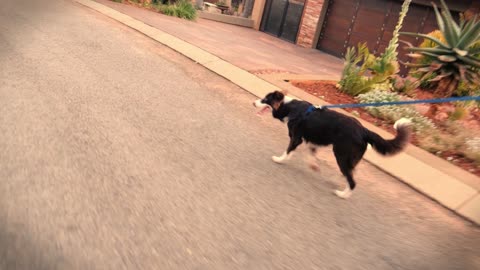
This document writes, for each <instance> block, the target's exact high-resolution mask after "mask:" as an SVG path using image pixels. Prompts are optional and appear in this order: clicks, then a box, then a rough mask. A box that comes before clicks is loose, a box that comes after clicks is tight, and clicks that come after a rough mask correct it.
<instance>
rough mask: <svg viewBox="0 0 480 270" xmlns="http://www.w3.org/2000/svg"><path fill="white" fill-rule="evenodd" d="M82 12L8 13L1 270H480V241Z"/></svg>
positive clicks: (245, 98)
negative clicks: (343, 192)
mask: <svg viewBox="0 0 480 270" xmlns="http://www.w3.org/2000/svg"><path fill="white" fill-rule="evenodd" d="M252 100H253V96H251V95H250V94H248V93H246V92H244V91H242V90H241V89H239V88H238V87H236V86H234V85H232V84H231V83H229V82H227V81H225V80H224V79H222V78H219V77H218V76H216V75H214V74H212V73H211V72H209V71H207V70H205V69H203V68H202V67H199V66H197V65H195V64H194V63H192V62H190V61H189V60H187V59H185V58H183V57H181V56H179V55H177V54H176V53H174V52H172V51H171V50H169V49H166V48H164V47H162V46H160V45H158V44H156V43H155V42H153V41H151V40H149V39H147V38H146V37H144V36H142V35H140V34H139V33H137V32H135V31H132V30H130V29H127V28H126V27H123V26H122V25H120V24H118V23H116V22H114V21H111V20H109V19H106V18H104V17H102V16H101V15H100V14H97V13H95V12H93V11H91V10H89V9H87V8H83V7H81V6H79V5H77V4H74V3H72V2H70V1H68V0H52V1H46V0H45V1H40V0H38V1H26V0H20V1H14V0H4V1H2V3H1V5H0V269H9V270H10V269H36V270H41V269H162V270H163V269H228V270H231V269H302V270H303V269H467V270H468V269H472V270H473V269H479V268H480V253H479V252H478V250H480V229H479V228H478V227H475V226H473V225H471V224H470V223H468V222H466V221H464V220H463V219H461V218H459V217H457V216H455V215H454V214H452V213H451V212H449V211H447V210H445V209H444V208H442V207H440V206H438V205H436V204H435V203H433V202H431V201H430V200H428V199H426V198H425V197H423V196H421V195H419V194H417V193H416V192H414V191H413V190H411V189H410V188H409V187H407V186H405V185H403V184H401V183H400V182H398V181H397V180H396V179H393V178H391V177H390V176H388V175H386V174H384V173H382V172H381V171H379V170H378V169H376V168H374V167H373V166H371V165H369V164H367V163H365V162H363V163H362V164H361V165H360V166H359V167H358V170H357V179H358V182H359V187H358V190H357V191H356V193H355V194H354V195H353V197H352V198H351V199H350V200H348V201H345V200H340V199H338V198H337V197H336V196H334V195H333V193H332V190H333V189H334V188H337V187H338V186H339V185H341V186H342V187H343V185H344V182H343V179H342V177H341V176H340V174H339V172H338V170H337V168H336V165H335V161H334V160H333V158H332V154H331V152H330V150H329V149H325V150H323V151H322V152H321V153H320V155H321V156H322V158H323V159H324V160H323V161H322V162H321V172H320V173H314V172H312V171H310V170H309V169H308V167H307V166H306V165H305V163H304V162H303V157H302V155H301V154H298V155H297V156H296V158H294V159H293V160H292V161H291V162H290V163H289V164H286V165H283V166H280V165H277V164H274V163H273V162H272V161H271V159H270V157H271V156H272V155H273V154H280V153H281V152H283V150H284V148H285V147H286V144H287V142H288V140H287V136H286V134H287V133H286V128H285V127H284V126H283V125H281V124H280V123H277V122H274V121H273V120H272V119H271V118H269V117H265V118H259V117H257V116H256V115H255V113H254V109H253V107H252V105H251V101H252Z"/></svg>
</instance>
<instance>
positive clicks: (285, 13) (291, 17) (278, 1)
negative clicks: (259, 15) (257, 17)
mask: <svg viewBox="0 0 480 270" xmlns="http://www.w3.org/2000/svg"><path fill="white" fill-rule="evenodd" d="M304 5H305V1H304V0H300V1H294V0H268V1H267V3H266V4H265V7H266V8H265V12H264V15H263V20H262V26H261V30H262V31H264V32H265V33H268V34H271V35H274V36H276V37H279V38H281V39H284V40H287V41H290V42H295V40H296V39H297V33H298V28H299V26H300V22H301V20H302V14H303V7H304Z"/></svg>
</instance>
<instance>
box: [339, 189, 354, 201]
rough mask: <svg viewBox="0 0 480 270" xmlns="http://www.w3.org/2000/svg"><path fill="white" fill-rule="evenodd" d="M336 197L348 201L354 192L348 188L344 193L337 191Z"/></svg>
mask: <svg viewBox="0 0 480 270" xmlns="http://www.w3.org/2000/svg"><path fill="white" fill-rule="evenodd" d="M335 195H337V196H338V197H340V198H342V199H348V198H350V196H352V190H351V189H350V188H349V187H347V188H346V189H345V190H344V191H340V190H335Z"/></svg>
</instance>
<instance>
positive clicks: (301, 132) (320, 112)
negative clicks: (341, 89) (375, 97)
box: [261, 91, 411, 190]
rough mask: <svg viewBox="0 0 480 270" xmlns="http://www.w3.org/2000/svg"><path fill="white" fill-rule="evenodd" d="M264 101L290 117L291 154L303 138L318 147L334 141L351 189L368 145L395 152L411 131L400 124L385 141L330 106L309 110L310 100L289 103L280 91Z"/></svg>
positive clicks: (277, 115) (275, 111)
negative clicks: (356, 169) (356, 168)
mask: <svg viewBox="0 0 480 270" xmlns="http://www.w3.org/2000/svg"><path fill="white" fill-rule="evenodd" d="M261 103H264V104H267V105H269V106H270V107H271V109H272V114H273V117H274V118H277V119H279V120H280V121H282V122H283V121H284V120H285V119H286V118H288V124H287V125H288V134H289V136H290V143H289V145H288V148H287V154H288V153H290V152H292V151H294V150H295V149H296V148H297V147H298V146H299V145H300V144H301V143H302V142H303V141H306V142H308V143H312V144H314V145H318V146H326V145H330V144H332V145H333V152H334V154H335V158H336V160H337V164H338V166H339V168H340V171H341V172H342V174H343V175H344V176H345V177H346V178H347V181H348V184H349V186H350V189H351V190H353V189H354V188H355V185H356V184H355V180H354V179H353V176H352V172H353V169H354V168H355V166H356V165H357V164H358V162H359V161H360V160H361V159H362V157H363V155H364V154H365V151H366V149H367V145H368V144H371V145H372V147H373V148H374V149H375V150H376V151H377V152H378V153H380V154H382V155H393V154H396V153H398V152H400V151H402V150H403V149H404V148H405V146H406V144H407V143H408V141H409V138H410V134H411V131H410V128H409V127H408V126H407V125H399V126H398V127H397V135H396V137H395V138H393V139H391V140H385V139H383V138H382V137H380V136H379V135H378V134H376V133H375V132H373V131H370V130H368V129H367V128H365V127H364V126H362V124H361V123H360V122H359V121H358V120H357V119H355V118H353V117H349V116H347V115H344V114H341V113H339V112H336V111H333V110H329V109H315V110H312V111H311V112H309V109H311V108H310V107H311V106H312V104H310V103H308V102H306V101H299V100H291V101H289V102H288V103H285V102H284V94H283V93H282V92H279V91H275V92H272V93H269V94H267V95H266V96H265V98H263V99H262V100H261Z"/></svg>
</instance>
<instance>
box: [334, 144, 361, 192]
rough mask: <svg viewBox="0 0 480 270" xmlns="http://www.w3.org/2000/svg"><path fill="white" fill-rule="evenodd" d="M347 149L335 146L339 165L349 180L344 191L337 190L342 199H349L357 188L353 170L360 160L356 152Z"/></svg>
mask: <svg viewBox="0 0 480 270" xmlns="http://www.w3.org/2000/svg"><path fill="white" fill-rule="evenodd" d="M347 149H348V148H343V149H342V148H339V147H335V146H334V147H333V152H334V153H335V158H336V159H337V164H338V167H339V168H340V171H341V172H342V174H343V175H344V176H345V178H347V181H348V184H347V187H346V188H345V189H344V190H343V191H340V190H335V194H336V195H337V196H338V197H340V198H342V199H348V198H349V197H350V196H351V195H352V192H353V190H354V189H355V186H356V183H355V180H354V179H353V175H352V172H353V169H354V168H355V165H357V163H358V162H359V161H360V159H358V157H357V156H356V155H354V153H352V152H351V151H350V150H347ZM352 154H353V155H352Z"/></svg>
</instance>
